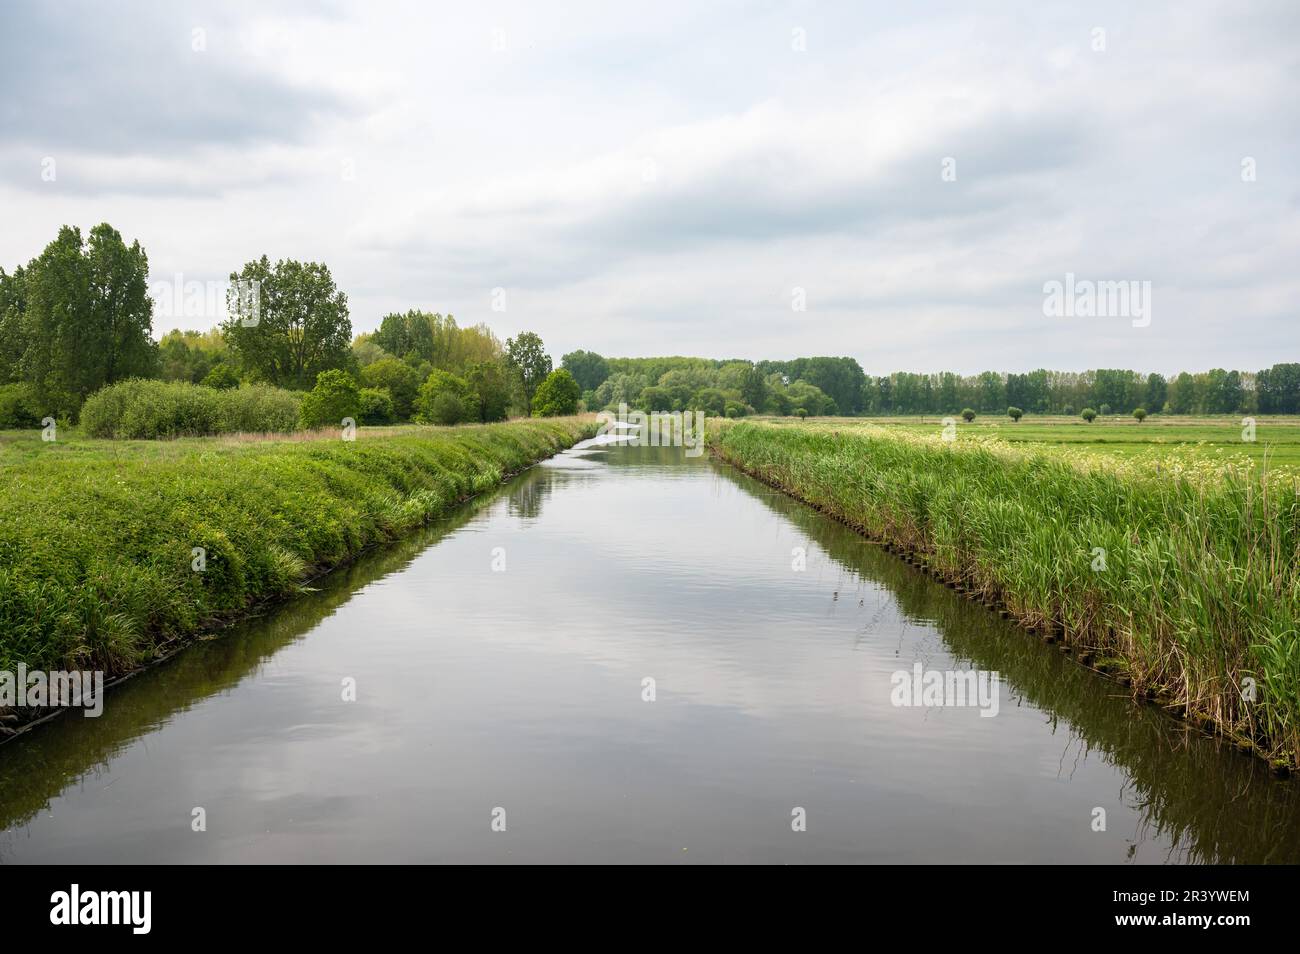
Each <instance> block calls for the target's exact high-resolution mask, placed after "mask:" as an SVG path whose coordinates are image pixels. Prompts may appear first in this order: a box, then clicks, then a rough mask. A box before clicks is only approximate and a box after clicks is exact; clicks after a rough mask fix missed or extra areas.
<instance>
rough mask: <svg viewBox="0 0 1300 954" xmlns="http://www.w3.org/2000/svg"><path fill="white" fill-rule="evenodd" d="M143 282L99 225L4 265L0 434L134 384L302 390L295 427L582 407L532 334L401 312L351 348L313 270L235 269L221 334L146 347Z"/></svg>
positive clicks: (280, 266) (136, 266)
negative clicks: (503, 334) (9, 268)
mask: <svg viewBox="0 0 1300 954" xmlns="http://www.w3.org/2000/svg"><path fill="white" fill-rule="evenodd" d="M148 275H149V264H148V257H147V256H146V254H145V252H144V250H143V249H142V248H141V246H140V244H139V242H133V243H132V244H131V245H130V246H127V245H126V243H125V241H124V240H123V238H122V236H121V234H120V233H119V232H118V231H117V230H116V229H114V228H113V227H112V226H110V225H108V224H107V223H105V224H102V225H97V226H95V227H94V228H93V229H91V231H90V233H89V235H88V236H86V237H84V238H83V236H82V233H81V231H80V230H79V229H77V228H75V227H73V226H64V227H63V228H61V229H60V230H59V234H58V236H57V237H56V238H55V240H54V241H53V242H51V243H50V244H49V245H48V246H46V247H45V249H44V250H43V251H42V252H41V254H40V255H38V256H37V257H36V258H34V259H32V261H31V262H29V263H28V264H27V265H25V266H21V265H20V266H18V267H17V268H15V269H14V270H13V272H6V271H5V270H4V269H3V268H0V427H24V426H36V425H37V424H38V423H39V422H40V421H41V420H42V419H44V418H45V417H47V416H53V417H56V418H64V419H69V420H75V419H76V417H77V415H78V413H79V412H80V409H81V407H82V405H83V404H84V403H85V401H86V399H87V398H88V397H89V396H90V395H92V394H94V393H96V392H97V391H99V390H101V389H103V388H105V387H107V386H110V385H114V384H116V383H119V382H123V381H127V380H130V379H159V380H163V381H177V382H188V383H189V384H195V385H201V386H206V387H208V388H216V389H228V388H236V387H239V386H240V385H241V384H252V383H259V384H267V385H272V386H274V387H277V388H282V389H288V390H291V391H299V392H308V393H306V394H305V396H304V397H303V399H302V403H301V406H302V415H303V421H302V423H303V425H304V426H324V425H335V426H337V425H338V423H339V421H340V420H341V419H342V418H344V417H352V418H353V419H355V420H358V421H359V422H362V423H371V424H386V423H396V422H400V421H406V420H417V421H422V422H428V423H438V424H455V423H459V422H461V421H496V420H503V419H505V418H506V417H508V416H518V415H526V414H534V415H538V416H545V415H556V414H572V413H575V412H576V411H577V409H578V403H579V397H580V395H579V388H578V386H577V383H576V382H575V381H574V380H573V378H572V377H571V376H570V374H569V373H568V372H567V371H562V370H556V369H553V368H552V361H551V358H550V356H549V355H548V354H547V353H546V350H545V347H544V345H543V343H542V340H541V338H539V337H538V336H537V335H536V334H534V333H531V332H523V333H522V334H520V335H518V336H517V337H515V338H508V339H507V340H506V341H505V342H504V343H502V342H501V341H500V340H499V339H498V338H497V337H496V336H495V335H494V334H493V333H492V331H491V329H489V328H488V327H487V326H486V325H481V324H480V325H475V326H472V327H460V326H459V325H457V323H456V320H455V318H454V317H452V316H450V315H447V316H443V315H441V314H438V313H429V312H423V311H418V310H411V311H408V312H405V313H402V314H391V315H387V316H385V317H384V318H383V320H382V321H381V323H380V326H379V328H378V329H377V330H376V331H374V332H372V333H368V334H361V335H357V336H355V337H354V336H353V333H352V322H351V318H350V314H349V309H348V299H347V295H346V294H345V293H343V292H342V291H340V290H339V289H338V287H337V286H336V284H335V282H334V279H333V277H332V275H331V273H330V270H329V267H328V266H326V265H324V264H322V263H319V262H299V261H295V260H292V259H282V260H280V261H277V262H274V263H272V262H271V261H270V260H269V259H268V258H267V257H266V256H262V257H261V258H258V259H255V260H253V261H250V262H247V263H246V264H245V265H243V266H242V267H241V268H240V269H239V270H237V271H234V272H231V273H230V281H231V286H230V291H229V294H228V301H227V305H228V309H227V317H226V319H225V320H224V321H223V322H222V323H221V324H220V326H219V327H218V328H215V329H213V330H211V331H208V332H198V331H181V330H174V331H170V332H168V333H166V334H164V335H163V336H162V337H161V338H160V339H159V340H158V341H156V342H155V341H154V339H153V337H152V335H153V319H154V302H153V300H152V298H151V297H150V289H149V282H148ZM249 289H255V293H251V294H250V292H249ZM254 303H255V305H254Z"/></svg>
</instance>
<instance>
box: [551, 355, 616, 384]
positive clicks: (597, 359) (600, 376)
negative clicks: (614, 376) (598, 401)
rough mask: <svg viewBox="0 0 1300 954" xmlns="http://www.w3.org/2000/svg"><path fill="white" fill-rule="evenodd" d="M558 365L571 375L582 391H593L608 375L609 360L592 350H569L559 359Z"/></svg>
mask: <svg viewBox="0 0 1300 954" xmlns="http://www.w3.org/2000/svg"><path fill="white" fill-rule="evenodd" d="M560 367H562V368H563V369H564V370H566V371H568V372H569V373H570V374H572V375H573V379H574V380H575V381H577V382H578V387H580V388H582V390H583V391H594V390H596V388H598V387H600V386H601V385H602V384H604V383H605V379H606V378H608V377H609V362H608V361H606V360H605V359H604V358H602V357H601V356H600V355H598V354H596V352H594V351H571V352H570V353H568V354H566V355H565V356H564V357H563V358H562V359H561V361H560Z"/></svg>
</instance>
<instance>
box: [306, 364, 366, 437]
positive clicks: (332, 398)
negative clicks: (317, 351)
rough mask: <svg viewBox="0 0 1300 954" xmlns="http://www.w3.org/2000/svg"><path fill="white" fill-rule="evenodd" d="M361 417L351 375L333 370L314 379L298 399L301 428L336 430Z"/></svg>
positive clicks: (354, 383) (359, 390) (357, 393)
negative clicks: (349, 420) (312, 383)
mask: <svg viewBox="0 0 1300 954" xmlns="http://www.w3.org/2000/svg"><path fill="white" fill-rule="evenodd" d="M360 416H361V389H360V388H358V387H357V382H356V380H355V379H353V377H352V375H350V374H348V373H347V372H346V371H339V370H337V369H334V370H331V371H322V372H320V374H318V375H316V386H315V387H314V388H312V389H311V390H310V391H308V392H307V396H306V397H304V398H303V399H302V414H301V417H300V419H301V421H302V426H303V427H340V426H342V424H343V421H344V419H345V418H349V417H350V418H352V420H353V421H356V420H357V418H359V417H360Z"/></svg>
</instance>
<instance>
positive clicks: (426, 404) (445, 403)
mask: <svg viewBox="0 0 1300 954" xmlns="http://www.w3.org/2000/svg"><path fill="white" fill-rule="evenodd" d="M477 411H478V401H477V399H476V398H475V396H474V394H473V392H472V391H471V389H470V386H469V382H468V381H466V380H465V379H464V378H461V377H457V376H456V375H454V374H451V373H450V372H448V371H432V372H430V373H429V377H428V378H427V379H426V380H425V382H424V383H423V384H422V385H420V393H419V395H418V396H417V397H416V399H415V419H416V420H417V421H420V422H422V423H424V424H459V423H460V422H461V421H468V420H477V419H478V415H477Z"/></svg>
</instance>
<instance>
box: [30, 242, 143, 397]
mask: <svg viewBox="0 0 1300 954" xmlns="http://www.w3.org/2000/svg"><path fill="white" fill-rule="evenodd" d="M22 293H23V294H24V296H25V300H24V302H23V305H24V308H23V317H22V319H21V334H22V339H23V342H24V348H23V357H22V360H21V362H20V369H21V375H22V377H23V379H24V380H27V381H29V382H31V384H32V385H33V386H34V388H35V393H36V395H37V397H38V399H39V400H40V401H41V402H43V403H44V404H45V405H46V406H48V407H51V408H54V409H57V410H59V411H62V412H65V413H68V414H73V413H75V412H76V410H77V408H79V407H80V406H81V402H82V401H83V400H85V398H86V396H87V395H88V394H90V393H91V392H92V391H97V390H99V388H101V387H103V386H104V385H106V384H112V383H113V382H114V381H120V380H122V379H124V378H131V377H148V376H150V375H152V374H153V373H154V372H155V370H156V368H157V350H156V346H155V345H154V342H153V339H152V337H151V332H152V330H153V301H152V299H150V297H149V259H148V257H147V256H146V255H145V253H144V249H142V248H141V247H140V243H139V242H132V243H131V246H130V247H129V248H128V247H127V245H126V243H125V242H123V241H122V236H121V233H119V232H118V231H117V230H116V229H114V228H113V227H112V226H110V225H108V224H107V223H103V224H100V225H97V226H95V227H94V228H93V229H91V230H90V236H89V240H88V241H87V242H85V243H83V242H82V238H81V230H80V229H77V228H73V227H71V226H64V227H63V228H61V229H60V230H59V235H58V237H57V238H56V239H55V240H54V241H53V242H51V243H50V244H49V245H48V246H46V248H45V250H44V251H43V252H42V253H41V254H40V256H39V257H37V258H36V259H35V260H34V261H33V262H32V263H31V264H30V265H29V266H28V268H27V271H26V275H25V279H24V282H23V288H22ZM9 294H10V296H12V295H13V292H12V291H11V292H10V293H9Z"/></svg>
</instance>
